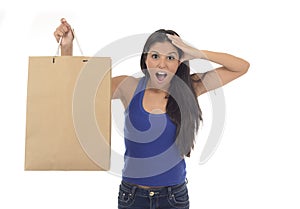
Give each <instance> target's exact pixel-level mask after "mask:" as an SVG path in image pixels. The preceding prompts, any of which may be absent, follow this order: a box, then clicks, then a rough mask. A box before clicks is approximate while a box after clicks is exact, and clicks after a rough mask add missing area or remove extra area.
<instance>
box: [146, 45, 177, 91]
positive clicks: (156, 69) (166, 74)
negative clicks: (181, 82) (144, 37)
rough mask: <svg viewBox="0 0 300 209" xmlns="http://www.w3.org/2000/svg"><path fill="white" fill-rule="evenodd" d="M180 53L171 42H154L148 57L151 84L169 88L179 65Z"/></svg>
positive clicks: (147, 63) (159, 87)
mask: <svg viewBox="0 0 300 209" xmlns="http://www.w3.org/2000/svg"><path fill="white" fill-rule="evenodd" d="M179 64H180V62H179V54H178V51H177V49H176V48H175V47H174V46H173V45H172V44H171V43H170V42H157V43H155V44H153V45H152V46H151V47H150V49H149V52H148V54H147V58H146V65H147V69H148V72H149V75H150V82H151V86H152V87H154V88H158V89H167V88H169V86H170V82H171V80H172V78H173V76H174V75H175V73H176V71H177V68H178V66H179Z"/></svg>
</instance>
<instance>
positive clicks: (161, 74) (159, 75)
mask: <svg viewBox="0 0 300 209" xmlns="http://www.w3.org/2000/svg"><path fill="white" fill-rule="evenodd" d="M155 76H156V78H157V80H159V81H163V80H165V78H166V77H167V73H165V72H162V71H159V72H157V73H155Z"/></svg>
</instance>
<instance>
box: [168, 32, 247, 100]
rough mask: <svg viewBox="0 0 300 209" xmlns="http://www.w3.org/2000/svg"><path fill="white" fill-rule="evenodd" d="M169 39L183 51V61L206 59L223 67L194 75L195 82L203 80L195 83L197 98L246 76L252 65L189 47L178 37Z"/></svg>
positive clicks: (220, 54)
mask: <svg viewBox="0 0 300 209" xmlns="http://www.w3.org/2000/svg"><path fill="white" fill-rule="evenodd" d="M168 37H169V38H170V40H171V41H172V43H173V44H174V45H175V46H177V47H179V48H180V49H182V50H183V52H184V55H183V57H182V58H181V61H186V60H192V59H206V60H209V61H211V62H214V63H217V64H220V65H222V66H221V67H219V68H216V69H214V70H211V71H208V72H206V73H198V74H193V75H192V79H193V80H198V78H200V79H201V82H194V89H195V91H196V94H197V96H199V95H201V94H204V93H206V92H208V91H210V90H213V89H216V88H219V87H221V86H223V85H225V84H227V83H229V82H231V81H233V80H234V79H236V78H238V77H240V76H241V75H243V74H245V73H246V72H247V71H248V69H249V67H250V64H249V63H248V62H247V61H246V60H244V59H241V58H239V57H236V56H233V55H230V54H227V53H221V52H212V51H207V50H199V49H196V48H193V47H191V46H188V45H187V44H185V43H184V42H183V41H182V40H181V39H180V37H178V36H172V35H168Z"/></svg>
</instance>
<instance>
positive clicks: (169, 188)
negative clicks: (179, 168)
mask: <svg viewBox="0 0 300 209" xmlns="http://www.w3.org/2000/svg"><path fill="white" fill-rule="evenodd" d="M171 193H172V187H168V194H169V195H171Z"/></svg>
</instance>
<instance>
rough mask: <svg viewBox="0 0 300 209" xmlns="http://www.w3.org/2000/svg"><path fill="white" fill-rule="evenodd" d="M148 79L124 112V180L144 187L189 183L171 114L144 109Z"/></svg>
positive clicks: (144, 79) (142, 82)
mask: <svg viewBox="0 0 300 209" xmlns="http://www.w3.org/2000/svg"><path fill="white" fill-rule="evenodd" d="M147 81H148V79H147V78H146V77H142V78H141V79H140V81H139V83H138V85H137V88H136V90H135V93H134V96H133V98H132V100H131V102H130V104H129V106H128V107H127V109H126V110H125V112H124V114H125V125H124V138H125V148H126V151H125V155H124V161H125V164H124V168H123V171H122V178H123V180H124V181H126V182H128V183H132V184H138V185H144V186H171V185H176V184H181V183H183V182H184V181H185V179H186V164H185V160H184V159H183V158H182V157H181V156H180V152H179V150H178V148H177V146H176V144H175V139H176V125H175V124H174V123H173V122H172V121H171V120H170V118H169V116H168V114H166V113H163V114H151V113H149V112H147V111H146V110H145V109H144V107H143V98H144V93H145V88H146V85H147Z"/></svg>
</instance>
